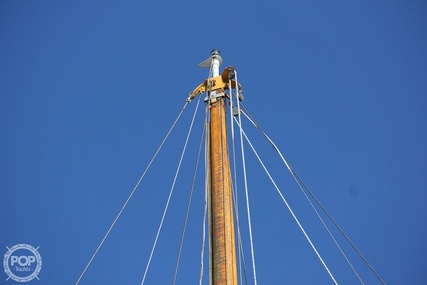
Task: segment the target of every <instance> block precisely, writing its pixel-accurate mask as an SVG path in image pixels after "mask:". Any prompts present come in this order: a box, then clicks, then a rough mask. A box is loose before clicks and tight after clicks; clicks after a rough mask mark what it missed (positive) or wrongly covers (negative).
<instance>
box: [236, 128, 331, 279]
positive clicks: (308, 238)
mask: <svg viewBox="0 0 427 285" xmlns="http://www.w3.org/2000/svg"><path fill="white" fill-rule="evenodd" d="M241 130H242V129H241ZM242 133H243V135H244V136H245V139H246V141H247V142H248V144H249V145H250V147H251V148H252V151H253V152H254V154H255V156H256V157H257V159H258V161H259V162H260V164H261V166H262V167H263V168H264V171H265V173H266V174H267V176H268V177H269V178H270V181H271V182H272V183H273V185H274V187H275V188H276V191H277V193H278V194H279V196H280V197H281V198H282V200H283V202H284V203H285V205H286V207H287V208H288V210H289V212H290V213H291V215H292V217H293V218H294V220H295V222H296V223H297V225H298V227H299V228H300V230H301V232H302V233H303V234H304V236H305V238H306V239H307V241H308V242H309V244H310V246H311V248H312V249H313V251H314V252H315V253H316V255H317V257H318V258H319V260H320V261H321V263H322V265H323V267H324V268H325V270H326V271H327V272H328V274H329V276H330V277H331V279H332V281H334V283H335V284H338V283H337V281H336V280H335V278H334V276H333V275H332V273H331V271H330V270H329V268H328V266H327V265H326V263H325V262H324V260H323V258H322V257H321V256H320V254H319V252H318V250H317V249H316V247H315V246H314V244H313V242H312V241H311V239H310V237H309V236H308V234H307V232H306V231H305V230H304V227H303V226H302V224H301V223H300V221H299V220H298V218H297V216H296V215H295V213H294V212H293V210H292V208H291V206H290V205H289V204H288V202H287V200H286V199H285V197H284V196H283V194H282V192H280V189H279V188H278V186H277V184H276V183H275V181H274V179H273V177H272V176H271V175H270V172H269V171H268V170H267V168H266V167H265V165H264V163H263V162H262V160H261V158H260V157H259V155H258V153H257V151H256V150H255V148H254V147H253V145H252V143H251V142H250V140H249V138H248V137H247V136H246V134H245V132H244V131H243V130H242Z"/></svg>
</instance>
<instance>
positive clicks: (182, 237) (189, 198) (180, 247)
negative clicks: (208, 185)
mask: <svg viewBox="0 0 427 285" xmlns="http://www.w3.org/2000/svg"><path fill="white" fill-rule="evenodd" d="M200 98H201V97H199V100H198V101H197V106H196V108H198V106H199V102H200ZM203 138H204V130H203V131H202V137H201V138H200V145H199V150H198V154H197V159H196V165H195V167H194V174H193V181H192V183H191V190H190V195H189V197H188V203H187V211H186V214H185V221H184V226H183V229H182V234H181V242H180V245H179V251H178V257H177V260H176V265H175V273H174V276H173V282H172V284H173V285H175V283H176V277H177V275H178V267H179V262H180V260H181V253H182V247H183V244H184V236H185V231H186V229H187V223H188V216H189V214H190V206H191V200H192V198H193V192H194V184H195V182H196V176H197V175H196V174H197V168H198V166H199V161H200V152H201V150H202V145H203Z"/></svg>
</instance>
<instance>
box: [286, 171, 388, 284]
mask: <svg viewBox="0 0 427 285" xmlns="http://www.w3.org/2000/svg"><path fill="white" fill-rule="evenodd" d="M292 171H293V173H295V175H296V177H297V178H298V180H299V181H301V183H302V184H303V185H304V188H305V189H306V190H307V191H308V193H310V195H311V196H312V197H313V199H314V200H315V201H316V203H317V204H318V205H319V206H320V208H321V209H322V210H323V211H324V212H325V214H326V215H327V216H328V218H329V219H330V220H331V221H332V223H333V224H334V225H335V227H336V228H337V229H338V230H339V231H340V233H341V234H342V235H343V236H344V238H345V239H346V240H347V242H348V243H349V244H350V245H351V246H352V247H353V249H354V250H355V251H356V252H357V254H358V255H359V256H360V258H362V260H363V261H364V262H365V264H366V265H367V266H368V267H369V269H370V270H371V271H372V272H373V273H374V274H375V276H376V277H377V278H378V279H379V280H380V282H381V283H382V284H383V285H386V283H385V282H384V280H383V279H382V278H381V277H380V275H379V274H378V273H377V272H376V271H375V269H374V268H373V267H372V265H371V264H370V263H369V262H368V260H367V259H366V258H365V256H363V254H362V253H361V252H360V250H359V249H358V248H357V247H356V245H355V244H354V243H353V242H352V241H351V239H350V238H349V237H348V236H347V234H346V233H345V232H344V230H343V229H342V228H341V227H340V226H339V225H338V223H337V222H336V221H335V219H334V218H333V217H332V216H331V215H330V214H329V212H328V211H327V210H326V208H325V207H324V206H323V205H322V203H320V201H319V199H317V197H316V196H315V195H314V193H313V192H312V191H311V190H310V188H308V186H307V185H306V184H305V183H304V181H303V180H302V179H301V178H300V177H299V176H298V174H297V173H296V172H295V170H294V169H292Z"/></svg>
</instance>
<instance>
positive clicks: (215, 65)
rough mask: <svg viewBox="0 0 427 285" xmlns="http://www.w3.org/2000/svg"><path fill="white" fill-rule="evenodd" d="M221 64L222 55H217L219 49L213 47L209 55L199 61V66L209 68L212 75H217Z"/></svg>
mask: <svg viewBox="0 0 427 285" xmlns="http://www.w3.org/2000/svg"><path fill="white" fill-rule="evenodd" d="M221 64H222V57H221V56H220V55H219V50H217V49H213V50H212V51H211V56H210V57H209V58H208V59H206V60H204V61H203V62H201V63H199V67H202V68H211V69H212V77H215V76H218V75H219V66H220V65H221Z"/></svg>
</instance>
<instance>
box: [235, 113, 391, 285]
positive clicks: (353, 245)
mask: <svg viewBox="0 0 427 285" xmlns="http://www.w3.org/2000/svg"><path fill="white" fill-rule="evenodd" d="M243 113H244V115H245V116H246V117H247V118H248V119H249V121H251V122H252V124H253V125H254V126H255V127H256V128H257V129H258V130H259V131H260V132H261V133H262V134H263V135H264V137H265V138H266V139H267V140H268V141H269V143H270V144H271V145H272V146H273V148H274V149H275V150H276V152H277V153H278V154H279V155H280V157H281V159H282V161H283V162H284V163H285V165H286V167H287V168H288V170H289V171H290V173H291V174H292V176H293V177H294V179H295V180H296V181H297V184H298V185H299V186H300V189H301V185H300V183H299V182H301V183H302V185H303V186H304V188H305V189H306V190H307V191H308V192H309V193H310V195H311V196H312V197H313V199H314V200H315V201H316V203H317V204H318V205H319V207H320V208H321V209H322V210H323V212H324V213H325V214H326V215H327V216H328V218H329V219H330V220H331V221H332V223H333V224H334V225H335V227H336V228H337V229H338V230H339V232H340V233H341V234H342V235H343V236H344V238H345V239H346V240H347V242H348V243H349V244H350V245H351V246H352V247H353V249H354V250H355V251H356V252H357V254H358V255H359V256H360V258H362V260H363V261H364V262H365V264H366V265H367V266H368V267H369V269H370V270H371V271H372V272H373V273H374V274H375V276H376V277H377V278H378V279H379V281H380V282H381V283H382V284H383V285H386V283H385V282H384V280H383V279H382V278H381V277H380V275H379V274H378V273H377V272H376V271H375V269H374V268H373V267H372V265H371V264H370V263H369V262H368V260H367V259H366V258H365V256H364V255H363V254H362V253H361V252H360V250H359V249H358V248H357V247H356V245H355V244H354V243H353V242H352V241H351V239H350V238H349V237H348V236H347V234H346V233H345V232H344V230H343V229H342V228H341V227H340V226H339V225H338V223H337V222H336V221H335V219H334V218H333V217H332V216H331V215H330V214H329V212H328V211H327V210H326V208H325V207H324V206H323V205H322V203H320V201H319V199H317V197H316V196H315V195H314V193H313V192H312V191H311V190H310V188H309V187H308V186H307V185H306V184H305V183H304V181H303V180H302V179H301V177H299V176H298V174H297V173H296V171H295V170H294V169H293V168H292V167H291V166H290V165H289V164H288V162H287V161H286V160H285V158H284V157H283V155H282V153H281V152H280V150H279V148H278V147H277V146H276V144H275V143H274V142H273V141H272V140H271V139H270V138H269V137H268V135H267V134H266V133H265V132H264V131H263V130H262V129H261V127H260V126H259V125H258V124H257V123H256V122H255V121H254V120H253V118H252V117H251V116H250V115H249V113H248V114H246V113H247V111H246V110H245V112H243ZM298 181H299V182H298ZM301 190H302V189H301ZM302 191H303V190H302ZM303 193H304V195H305V196H306V194H305V192H304V191H303ZM306 197H307V196H306ZM307 199H308V198H307ZM308 201H309V202H310V204H311V201H310V200H309V199H308ZM312 207H314V206H312ZM315 212H316V213H317V211H316V210H315ZM318 216H319V215H318ZM319 218H320V217H319ZM320 219H321V218H320ZM321 220H322V219H321ZM322 222H323V220H322ZM326 228H327V227H326ZM328 232H329V230H328ZM330 235H331V234H330ZM332 238H333V237H332ZM333 240H334V241H335V239H334V238H333ZM337 246H338V248H339V249H340V251H341V252H342V254H343V255H344V257H345V259H346V260H347V262H348V263H349V265H350V267H351V268H352V270H353V272H354V273H355V274H356V276H357V277H358V279H359V281H360V282H361V283H362V284H363V281H362V280H361V278H360V277H359V274H357V272H356V270H355V269H354V267H353V266H352V265H351V263H350V261H349V260H348V259H347V257H346V255H345V254H344V252H343V251H342V250H341V248H340V247H339V245H338V244H337Z"/></svg>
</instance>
